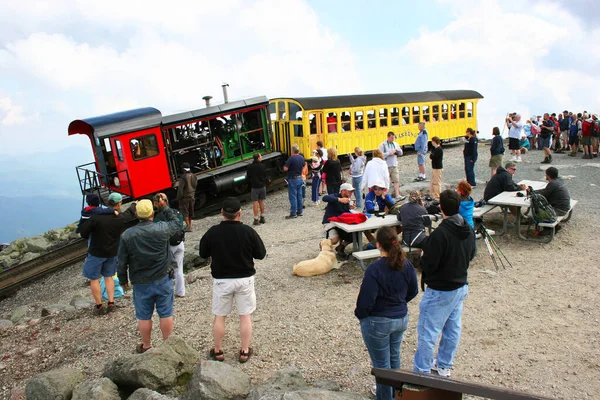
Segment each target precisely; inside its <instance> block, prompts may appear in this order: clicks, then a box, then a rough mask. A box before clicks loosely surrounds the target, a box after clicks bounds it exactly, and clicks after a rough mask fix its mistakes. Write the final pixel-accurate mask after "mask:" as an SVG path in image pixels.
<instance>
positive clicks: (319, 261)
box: [292, 239, 340, 276]
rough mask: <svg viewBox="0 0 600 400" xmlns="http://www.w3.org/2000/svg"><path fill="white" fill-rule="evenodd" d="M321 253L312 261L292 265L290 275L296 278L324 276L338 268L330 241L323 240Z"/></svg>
mask: <svg viewBox="0 0 600 400" xmlns="http://www.w3.org/2000/svg"><path fill="white" fill-rule="evenodd" d="M320 247H321V252H320V253H319V255H318V256H317V257H316V258H313V259H312V260H306V261H301V262H299V263H298V264H296V265H294V270H293V271H292V273H293V274H294V275H298V276H314V275H321V274H326V273H327V272H329V271H331V269H332V268H336V269H337V268H339V267H340V265H339V264H338V262H337V258H336V257H335V251H334V250H333V246H332V245H331V240H329V239H323V240H322V241H321V244H320Z"/></svg>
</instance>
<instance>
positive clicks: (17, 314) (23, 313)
mask: <svg viewBox="0 0 600 400" xmlns="http://www.w3.org/2000/svg"><path fill="white" fill-rule="evenodd" d="M29 311H30V310H29V306H27V305H25V306H19V307H17V308H15V309H14V310H13V312H12V314H11V315H10V320H11V321H12V323H13V324H18V323H19V322H23V321H25V320H26V319H27V317H28V315H29Z"/></svg>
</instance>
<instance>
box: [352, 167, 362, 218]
mask: <svg viewBox="0 0 600 400" xmlns="http://www.w3.org/2000/svg"><path fill="white" fill-rule="evenodd" d="M362 178H363V177H362V175H361V176H353V177H352V187H353V188H354V198H355V199H356V208H357V209H359V210H360V209H361V208H362V193H361V192H360V184H361V183H362Z"/></svg>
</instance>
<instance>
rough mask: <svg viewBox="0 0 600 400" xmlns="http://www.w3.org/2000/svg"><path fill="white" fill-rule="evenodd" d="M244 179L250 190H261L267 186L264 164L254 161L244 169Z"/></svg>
mask: <svg viewBox="0 0 600 400" xmlns="http://www.w3.org/2000/svg"><path fill="white" fill-rule="evenodd" d="M246 179H247V180H248V181H250V187H251V188H252V189H261V188H264V187H265V186H267V167H266V165H265V164H263V163H261V162H258V161H254V162H253V163H252V164H250V165H248V168H246Z"/></svg>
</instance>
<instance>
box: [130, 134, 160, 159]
mask: <svg viewBox="0 0 600 400" xmlns="http://www.w3.org/2000/svg"><path fill="white" fill-rule="evenodd" d="M129 146H130V148H131V153H132V154H133V159H134V160H135V161H139V160H143V159H144V158H148V157H154V156H157V155H158V142H157V140H156V135H155V134H151V135H145V136H139V137H136V138H133V139H131V140H130V141H129Z"/></svg>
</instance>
